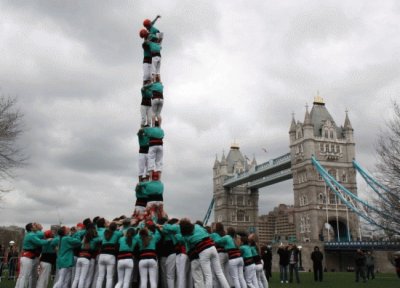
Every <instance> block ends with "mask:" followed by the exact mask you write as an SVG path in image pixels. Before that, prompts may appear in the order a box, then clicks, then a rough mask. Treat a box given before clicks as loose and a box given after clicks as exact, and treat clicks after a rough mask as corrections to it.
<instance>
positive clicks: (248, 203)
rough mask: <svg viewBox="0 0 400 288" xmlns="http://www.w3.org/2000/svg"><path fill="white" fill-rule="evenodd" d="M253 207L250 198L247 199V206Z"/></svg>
mask: <svg viewBox="0 0 400 288" xmlns="http://www.w3.org/2000/svg"><path fill="white" fill-rule="evenodd" d="M252 205H253V203H252V202H251V199H250V197H249V198H248V199H247V206H252Z"/></svg>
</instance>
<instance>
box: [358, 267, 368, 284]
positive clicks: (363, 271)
mask: <svg viewBox="0 0 400 288" xmlns="http://www.w3.org/2000/svg"><path fill="white" fill-rule="evenodd" d="M355 272H356V282H358V281H359V280H360V276H361V278H362V279H363V281H364V282H365V281H366V280H365V266H356V267H355Z"/></svg>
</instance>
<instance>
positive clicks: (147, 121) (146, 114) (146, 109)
mask: <svg viewBox="0 0 400 288" xmlns="http://www.w3.org/2000/svg"><path fill="white" fill-rule="evenodd" d="M141 93H142V102H140V116H141V121H140V126H141V127H144V126H146V125H147V126H150V125H151V121H152V118H153V117H152V108H151V101H152V100H151V99H152V98H153V91H152V84H151V82H150V80H148V81H144V85H143V87H142V89H141Z"/></svg>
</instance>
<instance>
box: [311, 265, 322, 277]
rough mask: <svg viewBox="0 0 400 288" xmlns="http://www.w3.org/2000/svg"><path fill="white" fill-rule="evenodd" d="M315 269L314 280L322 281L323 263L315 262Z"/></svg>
mask: <svg viewBox="0 0 400 288" xmlns="http://www.w3.org/2000/svg"><path fill="white" fill-rule="evenodd" d="M313 269H314V280H315V281H322V263H316V264H314V265H313Z"/></svg>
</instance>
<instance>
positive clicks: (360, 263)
mask: <svg viewBox="0 0 400 288" xmlns="http://www.w3.org/2000/svg"><path fill="white" fill-rule="evenodd" d="M354 262H355V269H354V270H355V272H356V282H358V281H359V280H360V276H361V278H362V279H363V282H366V281H367V280H366V278H365V263H366V258H365V254H364V252H363V251H362V250H361V249H357V253H356V256H355V257H354Z"/></svg>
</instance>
